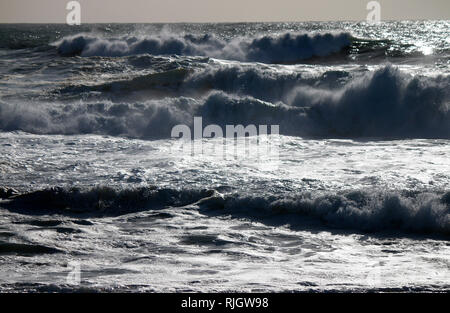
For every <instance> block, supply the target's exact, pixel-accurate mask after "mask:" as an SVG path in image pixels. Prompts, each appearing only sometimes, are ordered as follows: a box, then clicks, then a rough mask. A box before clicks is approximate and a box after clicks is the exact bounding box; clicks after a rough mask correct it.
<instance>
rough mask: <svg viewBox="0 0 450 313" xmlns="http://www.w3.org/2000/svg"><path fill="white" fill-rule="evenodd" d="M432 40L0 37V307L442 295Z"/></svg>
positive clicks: (447, 135) (391, 34) (438, 89)
mask: <svg viewBox="0 0 450 313" xmlns="http://www.w3.org/2000/svg"><path fill="white" fill-rule="evenodd" d="M449 26H450V25H449V22H448V21H403V22H382V23H380V24H374V25H371V24H367V23H365V22H361V23H356V22H314V23H313V22H308V23H306V22H305V23H238V24H110V25H109V24H86V25H81V26H77V27H71V26H66V25H22V24H16V25H14V24H10V25H1V26H0V264H1V266H0V291H8V292H19V291H31V292H74V291H75V292H77V291H100V292H103V291H129V292H136V291H150V292H233V291H239V292H281V291H294V292H297V291H300V292H304V291H306V292H336V291H337V292H347V291H350V292H361V291H362V292H370V291H448V290H449V288H450V243H449V239H450V160H449V156H450V146H449V144H450V88H449V86H450V66H449V65H450V37H449ZM198 117H201V118H202V122H203V125H204V126H207V125H216V126H217V127H219V128H221V129H223V130H225V129H226V127H227V125H244V126H247V125H256V126H258V125H278V126H279V132H278V133H276V134H273V133H272V134H271V133H267V134H259V135H258V136H255V138H253V137H237V138H234V137H233V138H196V139H193V140H188V141H187V142H186V141H182V140H180V139H177V138H173V136H172V134H171V132H172V130H173V129H174V127H176V126H177V125H185V126H186V127H187V129H190V130H191V131H192V133H194V130H195V125H194V119H195V118H198ZM199 147H200V148H199ZM262 147H263V148H265V147H270V148H271V149H269V150H265V149H261V148H262ZM255 151H256V153H255ZM74 266H75V267H74ZM74 268H77V269H79V274H80V280H79V281H76V282H74V281H73V280H71V279H70V277H73V275H71V274H73V269H74Z"/></svg>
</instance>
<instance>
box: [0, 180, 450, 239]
mask: <svg viewBox="0 0 450 313" xmlns="http://www.w3.org/2000/svg"><path fill="white" fill-rule="evenodd" d="M1 205H2V206H3V207H6V208H9V209H11V210H19V211H21V212H24V213H27V212H28V213H29V214H42V213H45V214H46V213H49V214H52V213H55V214H76V213H91V214H93V215H94V216H104V215H121V214H127V213H131V212H138V211H142V210H152V209H160V208H166V207H177V206H178V207H180V206H187V205H194V206H196V207H198V208H199V209H200V210H202V212H203V213H204V214H209V212H211V213H214V214H217V213H219V212H223V214H227V215H230V214H231V215H232V216H240V217H242V216H244V217H247V218H250V219H258V220H265V221H269V222H270V221H273V222H275V220H274V219H277V217H280V216H283V215H290V216H291V217H290V218H289V221H290V222H289V223H290V224H291V225H295V224H296V223H297V224H299V225H301V224H302V223H303V222H306V223H311V222H313V223H316V222H320V223H321V224H322V225H325V226H328V227H333V228H339V229H346V230H356V231H364V232H377V231H402V232H407V233H428V234H441V235H446V236H448V235H450V191H447V192H426V191H424V192H417V191H391V192H389V191H365V190H353V191H347V192H339V193H330V192H319V191H316V192H314V193H311V192H301V191H300V192H299V193H296V194H295V193H294V194H289V195H264V196H258V195H251V196H250V195H244V194H228V195H222V194H220V193H218V192H216V191H214V190H190V189H185V190H178V189H167V188H157V187H141V188H137V189H125V190H114V189H112V188H109V187H96V188H93V189H86V190H82V189H78V188H72V189H64V188H59V187H56V188H51V189H45V190H38V191H34V192H30V193H25V194H22V195H16V196H14V197H12V198H11V200H10V202H8V203H3V204H1ZM211 210H214V212H212V211H211Z"/></svg>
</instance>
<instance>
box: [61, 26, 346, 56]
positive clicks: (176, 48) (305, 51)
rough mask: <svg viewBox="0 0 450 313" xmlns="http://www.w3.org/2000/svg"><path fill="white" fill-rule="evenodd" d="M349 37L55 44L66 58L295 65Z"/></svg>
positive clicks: (79, 38) (78, 39)
mask: <svg viewBox="0 0 450 313" xmlns="http://www.w3.org/2000/svg"><path fill="white" fill-rule="evenodd" d="M351 40H352V37H351V36H350V34H348V33H335V34H333V33H325V34H320V33H318V34H314V35H310V34H295V33H293V34H291V33H285V34H281V35H276V36H272V35H266V36H261V37H239V38H235V39H232V40H229V41H226V40H223V39H220V38H217V37H216V36H213V35H209V34H206V35H193V34H187V35H175V34H166V35H155V36H152V37H144V38H138V37H126V38H117V39H105V38H101V37H95V36H92V35H87V34H86V35H84V34H81V35H75V36H71V37H66V38H64V39H62V40H60V41H58V42H57V43H56V46H57V49H58V52H59V53H60V54H61V55H64V56H74V55H81V56H85V57H89V56H107V57H119V56H127V55H137V54H144V53H148V54H152V55H173V54H176V55H185V56H208V57H214V58H221V59H229V60H238V61H250V62H263V63H296V62H298V61H301V60H306V59H310V58H313V57H325V56H329V55H331V54H334V53H338V52H340V51H341V50H343V49H344V48H348V47H349V46H350V44H351Z"/></svg>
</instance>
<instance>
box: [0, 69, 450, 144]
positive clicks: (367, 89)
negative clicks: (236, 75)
mask: <svg viewBox="0 0 450 313" xmlns="http://www.w3.org/2000/svg"><path fill="white" fill-rule="evenodd" d="M186 75H187V73H186V72H185V71H183V70H181V71H172V72H168V73H167V74H156V75H153V74H151V75H150V76H144V77H143V78H139V79H132V80H130V81H125V82H123V83H120V82H116V83H112V84H110V85H108V84H107V85H102V86H96V87H94V88H96V89H95V90H103V91H105V90H109V89H111V88H112V89H114V88H118V89H119V90H122V91H123V89H120V88H131V89H133V88H134V87H136V85H138V86H139V88H157V87H158V86H159V87H164V88H169V87H170V86H169V85H170V83H169V82H171V81H172V80H175V82H176V84H183V83H185V84H188V86H189V88H188V89H189V90H192V89H196V88H197V89H199V88H203V87H200V86H203V84H204V83H205V82H206V81H207V80H209V84H210V86H209V87H210V88H212V89H211V90H210V91H208V92H207V93H206V95H205V96H202V97H200V98H193V97H190V96H179V95H177V94H174V95H173V96H172V97H171V96H168V97H163V98H161V99H154V100H147V101H144V102H139V101H138V102H133V103H115V102H111V101H103V102H93V103H88V102H76V103H40V102H37V103H5V102H0V129H1V130H2V131H15V130H22V131H26V132H31V133H37V134H106V135H112V136H126V137H133V138H142V139H159V138H168V137H170V134H171V129H172V127H173V126H175V125H177V124H186V125H192V123H193V117H194V116H202V117H203V120H204V123H205V124H212V123H214V124H218V125H222V126H224V125H227V124H232V125H236V124H243V125H248V124H257V125H261V124H266V125H273V124H278V125H280V133H281V134H284V135H293V136H305V137H321V138H331V137H333V138H359V137H385V138H442V139H449V138H450V105H449V103H450V95H449V90H448V86H449V77H448V76H440V77H435V78H431V77H414V76H411V75H408V74H406V73H403V72H401V71H399V70H398V69H396V68H394V67H391V66H387V67H383V68H380V69H378V70H376V71H373V72H369V73H367V74H366V75H364V76H363V77H361V78H358V79H354V80H350V81H349V82H348V83H346V84H344V85H343V87H339V88H338V87H334V88H331V87H326V86H325V85H324V86H319V87H317V86H311V85H301V86H299V87H291V88H288V89H286V91H285V94H283V95H278V96H279V97H280V98H281V100H276V101H264V100H260V99H258V98H256V96H258V84H259V83H258V82H256V85H251V84H250V83H249V84H250V85H247V86H246V87H242V85H240V84H235V85H234V86H236V88H238V89H233V88H235V87H233V83H232V82H231V81H229V80H227V79H228V78H229V77H226V76H225V77H222V78H220V75H223V73H217V75H218V76H214V74H212V75H213V76H207V78H206V80H204V79H200V80H198V79H196V78H192V76H191V78H189V79H190V80H189V81H187V82H186V80H185V77H186ZM252 75H254V74H252ZM208 77H209V79H208ZM222 79H225V80H227V81H228V85H227V84H225V85H223V86H221V84H224V82H223V81H221V80H222ZM244 80H245V79H244ZM150 82H151V84H150ZM253 82H255V80H253ZM267 83H268V81H264V80H261V84H262V85H261V87H260V88H261V91H260V92H261V94H262V95H263V96H265V97H268V98H270V97H275V95H274V94H266V93H267V92H268V91H267V90H266V89H267V88H264V84H267ZM192 84H194V85H195V84H196V85H197V87H195V88H192ZM274 85H276V84H274ZM152 86H153V87H152ZM241 87H242V88H244V89H245V88H247V91H248V92H251V93H252V94H253V95H252V96H247V95H245V94H244V95H243V94H241V93H242V91H245V90H242V89H241ZM139 88H137V89H139ZM177 88H178V87H177ZM169 89H170V88H169ZM217 89H219V90H217ZM220 89H224V90H226V92H223V91H220ZM214 90H215V91H214ZM77 92H79V91H77ZM270 92H273V91H270ZM275 98H276V97H275Z"/></svg>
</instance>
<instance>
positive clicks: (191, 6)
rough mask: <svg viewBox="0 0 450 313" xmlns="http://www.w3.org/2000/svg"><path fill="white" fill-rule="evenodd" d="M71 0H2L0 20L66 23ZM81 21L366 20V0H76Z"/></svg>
mask: <svg viewBox="0 0 450 313" xmlns="http://www.w3.org/2000/svg"><path fill="white" fill-rule="evenodd" d="M68 2H69V0H0V22H1V23H65V21H66V15H67V13H68V11H67V10H66V4H67V3H68ZM78 2H79V3H80V4H81V22H82V23H108V22H148V23H151V22H237V21H248V22H250V21H308V20H309V21H327V20H365V18H366V15H367V13H368V11H367V10H366V5H367V3H368V2H369V0H79V1H78ZM379 3H380V4H381V18H382V19H383V20H393V19H446V20H448V19H450V0H379Z"/></svg>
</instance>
